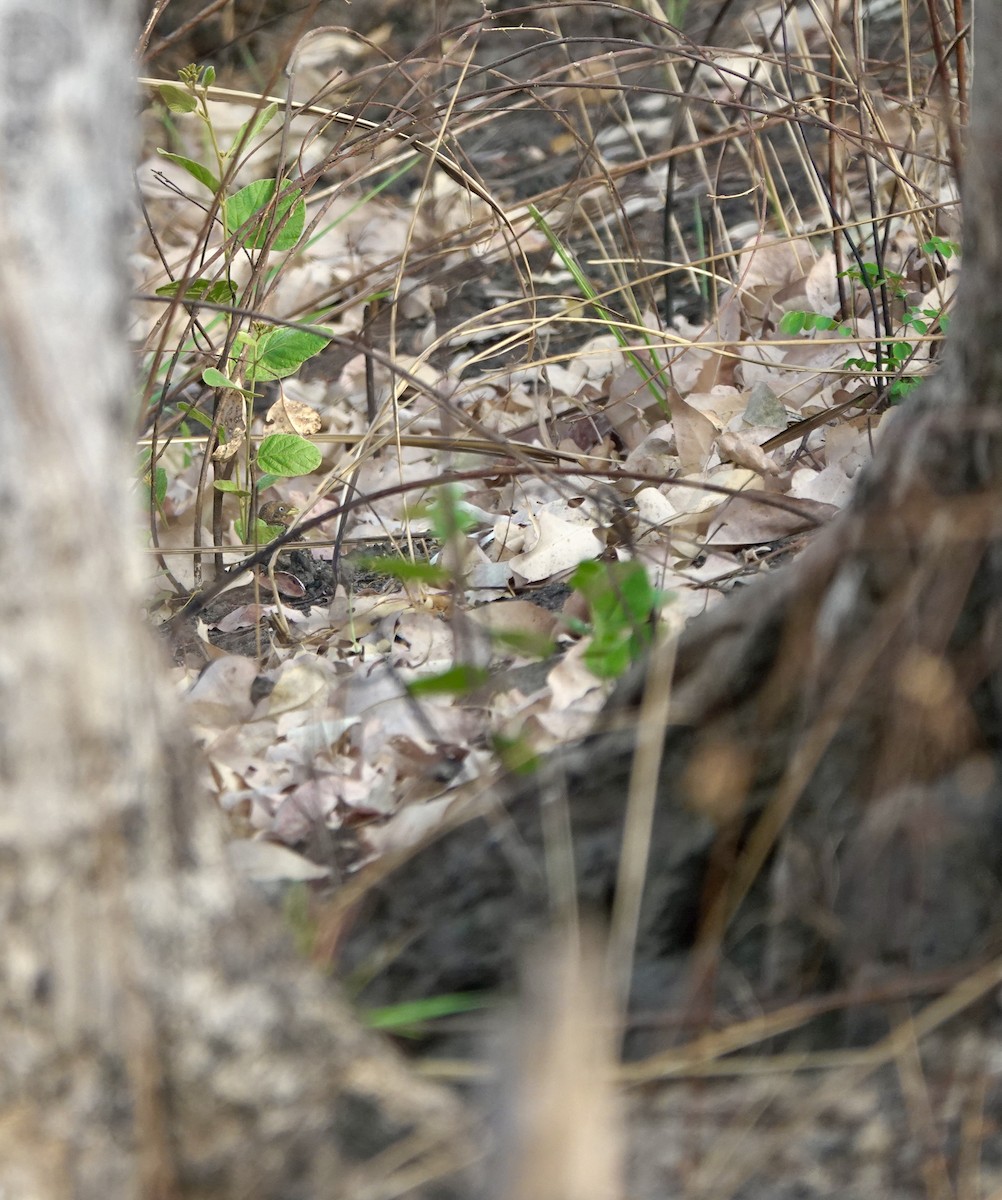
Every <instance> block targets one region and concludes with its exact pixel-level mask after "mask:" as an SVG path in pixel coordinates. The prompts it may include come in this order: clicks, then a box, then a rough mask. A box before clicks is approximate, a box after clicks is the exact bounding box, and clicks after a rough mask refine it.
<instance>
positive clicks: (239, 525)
mask: <svg viewBox="0 0 1002 1200" xmlns="http://www.w3.org/2000/svg"><path fill="white" fill-rule="evenodd" d="M233 526H234V528H235V529H236V531H237V537H238V538H239V539H240V540H241V541H242V542H243V543H245V545H248V546H254V545H257V546H267V545H268V543H269V542H273V541H274V540H275V538H277V537H278V535H279V534H280V533H285V530H284V529H283V528H282V526H281V525H266V524H265V523H264V521H255V522H254V532H253V533H252V534H251V535H250V537H248V536H247V533H246V530H245V526H244V523H243V521H242V520H239V519H238V520H236V521H234V523H233Z"/></svg>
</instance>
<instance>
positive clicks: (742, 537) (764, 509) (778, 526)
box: [706, 496, 835, 547]
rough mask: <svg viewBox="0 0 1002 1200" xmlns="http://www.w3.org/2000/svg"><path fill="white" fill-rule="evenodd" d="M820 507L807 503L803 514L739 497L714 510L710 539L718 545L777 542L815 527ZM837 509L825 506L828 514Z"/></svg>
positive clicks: (707, 537)
mask: <svg viewBox="0 0 1002 1200" xmlns="http://www.w3.org/2000/svg"><path fill="white" fill-rule="evenodd" d="M818 508H819V506H817V505H814V504H811V505H808V504H807V503H806V502H805V504H804V511H803V513H797V512H792V511H790V510H788V509H783V508H776V507H774V506H773V505H766V504H757V503H755V502H754V501H751V500H745V499H744V498H743V497H740V496H735V497H732V499H730V500H729V501H728V502H727V504H725V505H723V506H722V507H721V508H719V509H718V510H717V512H716V513H714V516H713V520H712V521H711V522H710V527H709V529H708V530H707V532H706V542H707V545H713V546H717V547H722V546H734V547H739V546H760V545H762V544H763V543H765V542H774V541H776V540H777V539H778V538H783V537H788V536H789V535H790V534H792V533H800V532H802V531H803V530H805V529H813V528H815V525H816V519H817V517H818V515H819V512H818ZM834 512H835V509H832V508H827V507H825V510H824V515H830V514H832V513H834Z"/></svg>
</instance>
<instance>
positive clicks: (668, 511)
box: [635, 487, 677, 538]
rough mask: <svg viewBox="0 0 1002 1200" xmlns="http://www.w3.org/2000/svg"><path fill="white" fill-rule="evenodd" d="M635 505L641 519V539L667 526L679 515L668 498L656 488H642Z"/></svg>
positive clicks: (639, 533) (639, 531) (639, 532)
mask: <svg viewBox="0 0 1002 1200" xmlns="http://www.w3.org/2000/svg"><path fill="white" fill-rule="evenodd" d="M635 503H636V506H637V516H638V517H639V518H640V528H639V530H638V536H639V537H641V538H643V537H644V536H646V535H650V534H652V533H653V532H655V531H656V530H657V529H658V528H659V527H660V526H662V525H667V524H668V522H670V521H671V519H672V518H673V517H674V516H676V515H677V514H676V510H675V507H674V505H673V504H672V502H671V501H670V500H669V499H668V497H667V496H666V495H664V493H663V492H659V491H658V489H657V488H654V487H645V488H641V489H640V491H639V492H637V494H636V497H635Z"/></svg>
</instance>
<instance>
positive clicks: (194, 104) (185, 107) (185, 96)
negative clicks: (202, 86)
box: [160, 83, 198, 113]
mask: <svg viewBox="0 0 1002 1200" xmlns="http://www.w3.org/2000/svg"><path fill="white" fill-rule="evenodd" d="M160 99H161V100H163V102H164V104H166V105H167V107H168V108H169V109H170V110H171V112H173V113H190V112H194V111H195V109H196V108H198V101H197V100H196V99H195V97H194V96H193V95H192V94H191V92H189V91H186V90H185V89H184V88H179V87H177V86H176V85H175V84H173V83H162V84H161V85H160Z"/></svg>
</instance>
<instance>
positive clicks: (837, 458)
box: [825, 425, 873, 479]
mask: <svg viewBox="0 0 1002 1200" xmlns="http://www.w3.org/2000/svg"><path fill="white" fill-rule="evenodd" d="M871 458H873V451H872V449H871V443H870V437H869V435H868V433H867V431H866V430H865V429H854V428H853V427H852V426H851V425H835V426H833V427H832V428H831V429H829V430H828V431H827V433H826V436H825V461H826V462H827V464H828V466H830V467H832V466H838V467H841V469H842V470H843V471H844V472H845V473H846V475H848V476H849V478H850V479H851V478H852V477H853V476H854V475H855V474H856V472H857V471H858V470H859V469H860V468H861V467H864V466H866V464H867V463H868V462H869V461H870V459H871Z"/></svg>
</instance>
